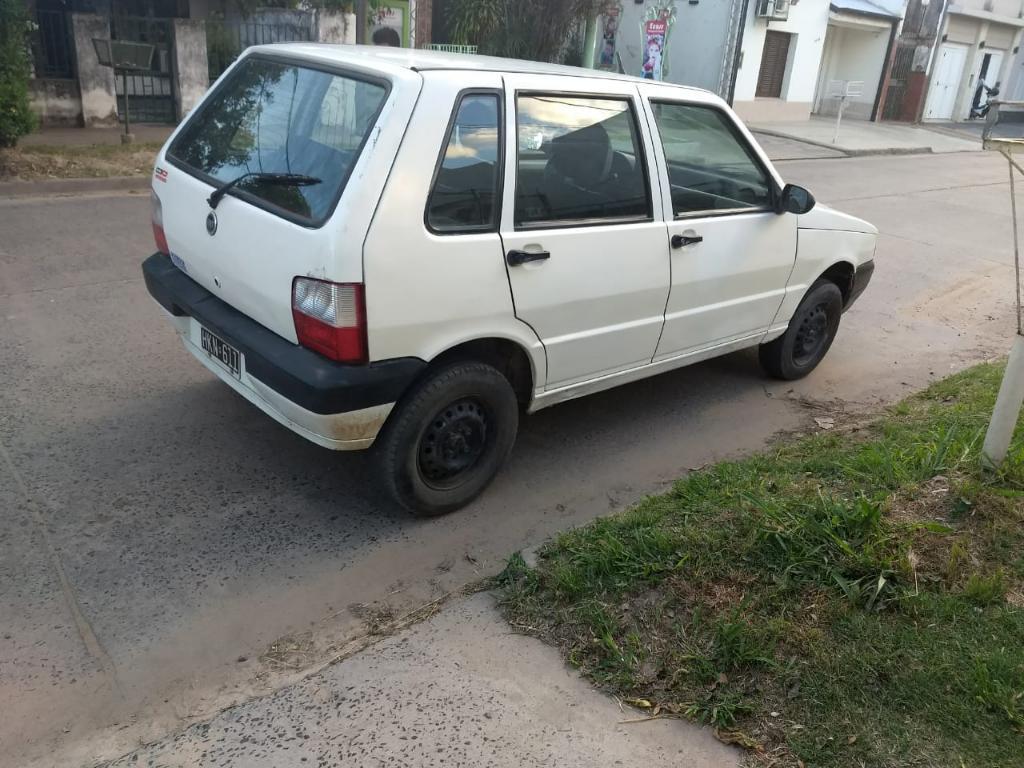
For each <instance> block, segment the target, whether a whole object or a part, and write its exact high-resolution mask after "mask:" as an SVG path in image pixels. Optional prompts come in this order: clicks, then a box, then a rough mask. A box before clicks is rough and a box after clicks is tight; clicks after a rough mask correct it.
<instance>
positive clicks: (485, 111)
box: [427, 93, 501, 234]
mask: <svg viewBox="0 0 1024 768" xmlns="http://www.w3.org/2000/svg"><path fill="white" fill-rule="evenodd" d="M498 104H499V102H498V95H497V94H496V93H473V94H467V95H465V96H463V97H462V99H461V100H460V101H459V104H458V107H457V111H456V113H455V119H454V120H453V122H452V127H451V130H450V131H449V133H448V139H447V142H446V143H445V146H444V150H443V151H444V154H443V155H442V157H441V161H440V165H439V167H438V169H437V173H436V175H435V177H434V184H433V188H432V189H431V191H430V200H429V202H428V203H427V225H428V226H429V227H430V228H431V229H432V230H434V231H435V232H442V233H449V234H451V233H457V232H478V231H481V230H484V231H486V230H492V229H494V228H495V227H496V223H497V222H496V219H497V216H496V214H497V210H498V205H497V200H498V194H499V191H498V180H499V178H500V174H499V172H498V171H499V162H500V160H499V158H500V151H499V150H500V147H501V140H500V131H499V125H500V120H499V109H498Z"/></svg>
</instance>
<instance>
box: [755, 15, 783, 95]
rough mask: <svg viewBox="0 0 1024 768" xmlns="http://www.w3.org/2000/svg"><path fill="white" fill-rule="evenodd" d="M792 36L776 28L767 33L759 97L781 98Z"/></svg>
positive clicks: (758, 90) (760, 74) (759, 83)
mask: <svg viewBox="0 0 1024 768" xmlns="http://www.w3.org/2000/svg"><path fill="white" fill-rule="evenodd" d="M790 37H791V35H790V34H789V33H787V32H775V31H774V30H769V31H768V32H767V33H766V34H765V37H764V51H763V52H762V54H761V71H760V72H759V73H758V75H757V92H756V94H755V95H756V96H757V98H759V99H778V98H781V96H782V81H783V80H784V79H785V77H786V62H787V61H788V60H789V41H790Z"/></svg>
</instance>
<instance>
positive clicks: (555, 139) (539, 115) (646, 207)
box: [515, 94, 651, 225]
mask: <svg viewBox="0 0 1024 768" xmlns="http://www.w3.org/2000/svg"><path fill="white" fill-rule="evenodd" d="M516 109H517V116H516V122H517V132H518V137H517V141H518V163H517V169H516V171H517V173H516V211H515V221H516V224H517V225H531V224H534V225H538V224H541V223H545V222H558V223H565V224H571V223H574V222H595V223H601V222H602V221H609V222H612V221H622V220H637V219H648V218H650V216H651V202H650V191H649V188H648V182H647V173H646V168H645V165H644V159H643V150H642V147H641V145H640V138H639V132H638V130H637V125H636V118H635V116H634V112H633V107H632V104H631V103H630V101H629V100H628V99H625V98H618V99H613V98H592V97H578V96H565V95H558V94H552V95H547V94H531V95H521V96H519V97H518V99H517V102H516Z"/></svg>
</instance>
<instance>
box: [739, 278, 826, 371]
mask: <svg viewBox="0 0 1024 768" xmlns="http://www.w3.org/2000/svg"><path fill="white" fill-rule="evenodd" d="M842 314H843V294H842V292H841V291H840V290H839V288H838V287H837V286H836V284H835V283H833V282H830V281H828V280H818V281H817V282H816V283H814V285H812V286H811V289H810V290H809V291H808V292H807V295H806V296H804V298H803V301H801V302H800V306H798V307H797V308H796V312H794V313H793V317H792V319H791V320H790V321H789V328H788V329H787V330H786V332H785V333H784V334H782V335H781V336H780V337H779V338H777V339H775V340H774V341H770V342H768V343H767V344H762V345H761V348H760V350H759V352H760V358H761V366H762V367H763V368H764V369H765V371H767V372H768V373H769V374H770V375H772V376H774V377H775V378H777V379H785V380H787V381H791V380H793V379H799V378H803V377H804V376H806V375H807V374H809V373H810V372H811V371H813V370H814V369H815V368H816V367H817V365H818V363H820V362H821V361H822V359H823V358H824V357H825V354H826V353H827V352H828V350H829V347H831V346H832V342H833V341H834V340H835V338H836V332H837V331H838V330H839V318H840V317H841V316H842Z"/></svg>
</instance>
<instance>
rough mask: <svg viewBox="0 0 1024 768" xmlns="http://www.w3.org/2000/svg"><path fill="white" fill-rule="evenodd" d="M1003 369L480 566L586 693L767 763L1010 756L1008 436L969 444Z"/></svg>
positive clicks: (1015, 531) (932, 761)
mask: <svg viewBox="0 0 1024 768" xmlns="http://www.w3.org/2000/svg"><path fill="white" fill-rule="evenodd" d="M1001 374H1002V367H1001V366H997V365H982V366H978V367H976V368H973V369H971V370H969V371H966V372H964V373H961V374H958V375H956V376H953V377H951V378H948V379H945V380H943V381H941V382H939V383H937V384H935V385H933V386H932V387H930V388H929V389H928V390H926V391H925V392H923V393H921V394H919V395H916V396H914V397H911V398H909V399H907V400H905V401H904V402H902V403H900V404H899V405H898V406H895V407H894V408H891V409H889V411H887V412H886V414H885V415H884V416H883V417H881V418H879V419H878V420H877V421H875V422H874V423H872V424H871V425H869V426H868V427H866V428H863V429H859V430H856V431H851V432H848V433H845V434H840V433H838V432H839V431H838V430H837V431H836V432H826V433H821V434H818V435H815V436H812V437H809V438H805V439H802V440H800V441H798V442H794V443H791V444H788V445H785V446H782V447H780V448H778V449H776V450H773V451H772V452H769V453H765V454H762V455H758V456H754V457H752V458H749V459H746V460H743V461H737V462H726V463H722V464H718V465H716V466H714V467H711V468H709V469H707V470H704V471H701V472H698V473H695V474H691V475H689V476H687V477H686V478H684V479H682V480H680V481H678V482H677V483H676V484H675V486H674V487H673V489H672V490H671V492H669V493H667V494H665V495H662V496H657V497H650V498H647V499H645V500H644V501H643V502H641V503H640V504H639V505H637V506H636V507H634V508H633V509H630V510H629V511H627V512H625V513H623V514H620V515H616V516H614V517H609V518H604V519H601V520H597V521H595V522H594V523H592V524H590V525H588V526H586V527H583V528H580V529H577V530H573V531H570V532H567V533H565V534H563V535H561V536H560V537H558V538H557V539H555V540H554V541H553V542H551V543H550V544H549V545H547V546H546V547H545V548H544V549H543V550H542V551H541V553H540V560H539V564H538V566H537V568H535V569H528V568H527V567H526V565H525V563H524V562H523V561H522V558H519V557H513V558H512V560H511V561H510V562H509V566H508V568H507V569H506V571H505V572H504V574H503V575H502V577H501V583H502V586H503V591H504V606H505V610H506V615H507V617H508V619H509V621H510V622H511V623H512V624H513V625H514V626H516V627H517V628H519V629H521V630H523V631H526V632H530V633H532V634H535V635H537V636H539V637H542V638H544V639H546V640H548V641H550V642H552V643H555V644H556V645H558V646H559V647H560V648H561V649H562V650H563V651H564V653H565V655H566V656H567V658H568V659H569V661H570V662H571V663H572V664H574V665H576V666H577V667H579V668H580V669H581V670H582V671H583V672H584V673H585V674H587V675H588V676H589V677H590V678H591V679H593V680H594V681H595V682H596V683H597V684H598V685H600V686H601V687H602V688H604V689H606V690H609V691H611V692H614V693H615V694H616V695H618V696H620V697H622V698H624V699H627V700H630V701H633V702H635V703H637V705H638V706H641V707H642V708H645V709H649V710H650V711H654V712H657V713H659V714H669V715H678V716H683V717H688V718H691V719H694V720H698V721H702V722H707V723H710V724H712V725H714V726H715V727H716V728H717V729H718V732H719V734H720V735H721V736H722V737H723V738H725V739H728V740H731V741H734V742H736V743H739V744H742V745H744V746H747V747H749V748H751V749H752V750H753V752H752V754H753V755H755V756H760V757H761V758H763V760H764V761H765V762H768V763H771V764H772V765H791V766H798V765H807V766H812V765H813V766H834V767H835V768H839V767H840V766H842V767H843V768H845V767H846V766H861V765H863V766H957V767H958V768H973V767H974V766H978V767H979V768H981V767H982V766H985V767H986V768H990V767H995V766H1021V765H1024V439H1022V437H1021V434H1020V433H1018V435H1017V436H1016V438H1015V441H1014V443H1013V446H1012V448H1011V451H1010V457H1009V459H1008V460H1007V462H1006V464H1005V466H1004V467H1003V469H1002V470H1001V471H1000V472H999V473H997V474H987V473H983V472H982V471H981V469H980V462H979V451H980V446H981V442H982V439H983V437H984V431H985V428H986V426H987V421H988V416H989V414H990V413H991V410H992V406H993V404H994V400H995V394H996V391H997V390H998V386H999V381H1000V378H1001Z"/></svg>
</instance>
